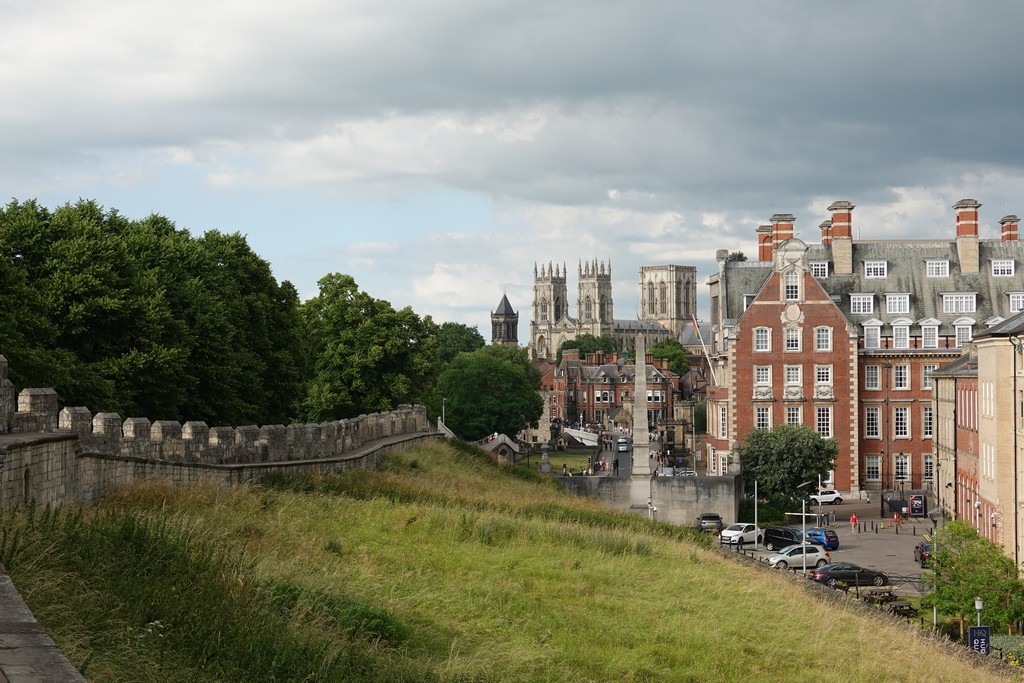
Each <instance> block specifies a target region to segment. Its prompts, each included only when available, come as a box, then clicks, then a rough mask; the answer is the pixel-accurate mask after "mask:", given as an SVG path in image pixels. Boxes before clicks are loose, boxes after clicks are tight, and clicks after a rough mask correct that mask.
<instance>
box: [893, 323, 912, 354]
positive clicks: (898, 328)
mask: <svg viewBox="0 0 1024 683" xmlns="http://www.w3.org/2000/svg"><path fill="white" fill-rule="evenodd" d="M892 346H893V348H894V349H909V348H910V325H893V326H892Z"/></svg>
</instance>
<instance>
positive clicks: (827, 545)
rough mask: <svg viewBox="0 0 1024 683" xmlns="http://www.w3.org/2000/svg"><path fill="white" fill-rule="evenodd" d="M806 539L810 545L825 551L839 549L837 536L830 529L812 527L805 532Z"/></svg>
mask: <svg viewBox="0 0 1024 683" xmlns="http://www.w3.org/2000/svg"><path fill="white" fill-rule="evenodd" d="M807 538H808V540H809V541H810V542H811V543H814V544H816V545H820V546H821V547H823V548H824V549H825V550H836V549H838V548H839V534H837V533H836V532H834V531H832V530H831V529H822V528H821V527H817V526H816V527H813V528H811V529H808V530H807Z"/></svg>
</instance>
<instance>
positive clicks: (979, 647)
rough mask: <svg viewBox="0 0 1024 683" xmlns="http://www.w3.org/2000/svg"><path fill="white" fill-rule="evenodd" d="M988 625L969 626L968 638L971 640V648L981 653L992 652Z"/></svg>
mask: <svg viewBox="0 0 1024 683" xmlns="http://www.w3.org/2000/svg"><path fill="white" fill-rule="evenodd" d="M990 628H991V627H989V626H971V627H970V629H971V630H970V633H969V634H968V638H969V640H970V642H971V649H972V650H974V651H975V652H978V653H981V654H983V655H987V654H990V653H991V652H992V647H991V637H992V633H991V630H990Z"/></svg>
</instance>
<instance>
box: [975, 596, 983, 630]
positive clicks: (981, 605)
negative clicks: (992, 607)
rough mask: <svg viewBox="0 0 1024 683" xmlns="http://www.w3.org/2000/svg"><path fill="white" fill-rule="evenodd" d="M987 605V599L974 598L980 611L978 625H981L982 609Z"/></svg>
mask: <svg viewBox="0 0 1024 683" xmlns="http://www.w3.org/2000/svg"><path fill="white" fill-rule="evenodd" d="M984 606H985V601H984V600H982V599H981V598H974V609H975V610H977V611H978V626H981V609H982V608H983V607H984Z"/></svg>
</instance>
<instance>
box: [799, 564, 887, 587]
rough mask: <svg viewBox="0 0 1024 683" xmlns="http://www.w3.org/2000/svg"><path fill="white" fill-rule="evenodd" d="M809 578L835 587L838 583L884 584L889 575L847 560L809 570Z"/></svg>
mask: <svg viewBox="0 0 1024 683" xmlns="http://www.w3.org/2000/svg"><path fill="white" fill-rule="evenodd" d="M811 578H812V579H814V580H815V581H818V582H820V583H823V584H825V585H827V586H829V587H830V588H835V587H836V586H837V585H838V584H839V583H845V584H846V585H847V586H884V585H886V584H888V583H889V576H888V575H887V574H886V573H885V572H879V571H875V570H874V569H866V568H865V567H861V566H860V565H856V564H850V563H849V562H837V563H836V564H826V565H825V566H824V567H818V568H817V569H815V570H814V571H812V572H811Z"/></svg>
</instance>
